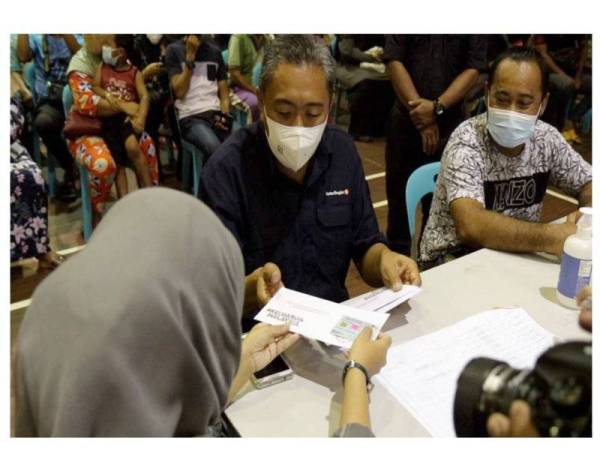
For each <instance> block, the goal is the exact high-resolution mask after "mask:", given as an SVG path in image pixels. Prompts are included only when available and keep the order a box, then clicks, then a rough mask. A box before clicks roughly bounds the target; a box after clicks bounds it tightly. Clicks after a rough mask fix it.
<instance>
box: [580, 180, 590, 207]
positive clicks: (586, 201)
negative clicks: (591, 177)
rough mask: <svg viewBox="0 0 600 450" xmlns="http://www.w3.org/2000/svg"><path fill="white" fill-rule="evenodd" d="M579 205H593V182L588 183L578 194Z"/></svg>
mask: <svg viewBox="0 0 600 450" xmlns="http://www.w3.org/2000/svg"><path fill="white" fill-rule="evenodd" d="M577 197H578V200H579V206H592V182H591V181H590V182H589V183H586V184H585V186H583V187H582V188H581V191H579V195H578V196H577Z"/></svg>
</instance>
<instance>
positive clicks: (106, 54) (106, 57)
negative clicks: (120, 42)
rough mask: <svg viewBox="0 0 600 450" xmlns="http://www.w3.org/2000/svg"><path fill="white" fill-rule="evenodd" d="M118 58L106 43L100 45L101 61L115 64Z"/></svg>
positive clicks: (111, 64)
mask: <svg viewBox="0 0 600 450" xmlns="http://www.w3.org/2000/svg"><path fill="white" fill-rule="evenodd" d="M117 60H118V58H117V57H116V56H113V49H112V47H109V46H108V45H103V46H102V61H103V62H104V63H106V64H108V65H109V66H116V65H117Z"/></svg>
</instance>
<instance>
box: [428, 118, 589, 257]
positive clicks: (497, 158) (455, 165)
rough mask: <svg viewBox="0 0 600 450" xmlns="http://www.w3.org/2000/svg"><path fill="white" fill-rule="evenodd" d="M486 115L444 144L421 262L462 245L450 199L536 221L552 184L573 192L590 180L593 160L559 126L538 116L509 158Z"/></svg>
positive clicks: (469, 123) (475, 119) (462, 126)
mask: <svg viewBox="0 0 600 450" xmlns="http://www.w3.org/2000/svg"><path fill="white" fill-rule="evenodd" d="M486 118H487V115H486V113H483V114H480V115H478V116H476V117H473V118H472V119H469V120H467V121H465V122H463V123H462V124H461V125H459V126H458V128H456V130H455V131H454V133H452V136H451V137H450V139H449V141H448V144H447V145H446V148H445V150H444V154H443V156H442V161H441V168H440V173H439V176H438V180H437V186H436V190H435V193H434V196H433V203H432V206H431V211H430V215H429V220H428V221H427V226H426V227H425V231H424V232H423V238H422V239H421V247H420V252H419V253H420V254H419V263H421V264H426V263H431V262H433V261H435V260H436V259H438V258H439V257H442V256H444V255H446V254H448V253H453V252H455V251H462V250H464V249H463V247H462V244H461V242H460V241H459V240H458V238H457V236H456V229H455V228H454V221H453V220H452V216H451V215H450V203H452V201H453V200H456V199H457V198H471V199H474V200H477V201H478V202H480V203H481V204H482V205H484V206H485V208H486V209H488V210H491V211H496V212H499V213H502V214H504V215H507V216H510V217H514V218H516V219H520V220H527V221H531V222H536V221H539V219H540V214H541V210H542V201H543V199H544V194H545V192H546V187H547V186H548V184H550V185H552V186H556V187H557V188H559V189H561V190H563V191H565V192H566V193H568V194H569V195H574V196H575V195H577V193H578V192H579V191H580V190H581V188H582V187H583V186H584V185H585V184H587V183H588V182H590V181H591V180H592V167H591V165H590V164H588V163H587V162H586V161H585V160H584V159H583V158H582V157H581V155H579V154H578V153H577V152H576V151H575V150H573V148H572V147H571V146H570V145H569V144H568V143H567V141H565V139H564V138H563V136H562V135H561V134H560V133H559V132H558V130H557V129H556V128H554V127H552V126H550V125H548V124H547V123H545V122H542V121H541V120H538V121H537V122H536V125H535V129H534V132H533V134H532V136H531V138H530V139H529V141H527V142H526V144H525V148H524V149H523V151H522V152H521V153H520V154H519V155H518V156H515V157H508V156H505V155H503V154H502V153H500V152H499V151H497V150H496V149H495V147H494V146H493V145H492V142H491V140H490V138H489V135H488V133H487V129H486Z"/></svg>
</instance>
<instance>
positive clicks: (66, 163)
mask: <svg viewBox="0 0 600 450" xmlns="http://www.w3.org/2000/svg"><path fill="white" fill-rule="evenodd" d="M82 42H83V40H82V37H81V35H73V34H30V35H28V34H20V35H19V36H18V38H17V54H18V57H19V60H20V61H21V62H22V63H26V62H27V61H30V60H32V61H33V68H34V73H35V84H34V86H32V89H33V94H34V96H33V98H34V102H35V113H34V120H33V126H34V128H35V130H36V131H37V132H38V134H39V136H40V138H41V139H42V142H43V143H44V145H45V146H46V148H47V149H48V152H49V153H50V154H52V155H53V156H54V157H55V158H56V160H57V161H58V163H59V165H60V166H61V167H62V168H63V169H64V171H65V184H64V186H62V187H61V189H60V190H59V192H58V196H59V198H62V199H63V200H65V201H72V200H74V199H75V198H76V193H75V180H76V179H77V177H78V175H77V170H76V168H75V161H74V160H73V156H72V155H71V153H70V152H69V149H68V147H67V143H66V141H65V139H64V137H63V136H62V129H63V126H64V123H65V114H64V108H63V104H62V93H63V88H64V86H65V84H67V67H68V65H69V60H70V59H71V55H73V54H75V53H76V52H77V51H78V50H79V49H80V48H81V44H82Z"/></svg>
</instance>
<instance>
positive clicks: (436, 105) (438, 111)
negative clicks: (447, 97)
mask: <svg viewBox="0 0 600 450" xmlns="http://www.w3.org/2000/svg"><path fill="white" fill-rule="evenodd" d="M433 111H434V112H435V115H436V116H438V117H439V116H441V115H442V114H444V112H445V111H446V107H445V106H444V105H442V103H441V102H440V99H439V98H436V99H435V100H434V101H433Z"/></svg>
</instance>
